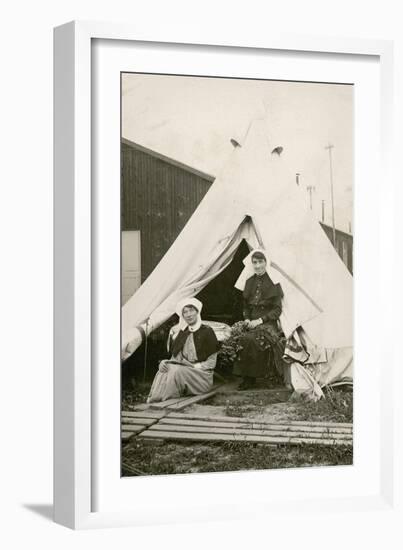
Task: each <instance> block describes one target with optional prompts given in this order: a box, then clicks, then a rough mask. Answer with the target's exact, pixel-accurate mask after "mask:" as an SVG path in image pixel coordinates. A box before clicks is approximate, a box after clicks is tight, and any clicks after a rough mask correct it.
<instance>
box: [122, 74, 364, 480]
mask: <svg viewBox="0 0 403 550" xmlns="http://www.w3.org/2000/svg"><path fill="white" fill-rule="evenodd" d="M353 117H354V86H353V85H352V84H339V83H337V84H334V83H325V82H324V83H318V82H296V81H276V80H253V79H241V78H221V77H203V76H184V75H164V74H143V73H121V305H122V311H121V443H122V450H121V475H122V476H123V477H126V476H150V475H168V474H191V473H203V472H204V473H207V472H226V471H245V470H264V469H279V468H306V467H324V466H349V465H352V464H353V341H354V334H353V271H354V265H353V264H354V255H353V234H354V219H353V210H354V200H353V197H354V181H353V176H354V150H353Z"/></svg>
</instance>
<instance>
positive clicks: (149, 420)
mask: <svg viewBox="0 0 403 550" xmlns="http://www.w3.org/2000/svg"><path fill="white" fill-rule="evenodd" d="M158 420H159V419H158V418H130V416H127V417H124V418H122V424H137V425H139V426H151V425H152V424H155V423H156V422H158Z"/></svg>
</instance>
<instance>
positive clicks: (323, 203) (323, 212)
mask: <svg viewBox="0 0 403 550" xmlns="http://www.w3.org/2000/svg"><path fill="white" fill-rule="evenodd" d="M322 223H325V201H322Z"/></svg>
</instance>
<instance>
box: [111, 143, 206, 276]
mask: <svg viewBox="0 0 403 550" xmlns="http://www.w3.org/2000/svg"><path fill="white" fill-rule="evenodd" d="M210 185H211V181H208V180H206V179H204V178H203V177H201V176H199V175H196V174H193V173H191V172H188V171H186V170H185V169H184V168H181V167H178V166H174V165H171V164H169V163H168V162H166V161H164V160H161V159H159V158H156V157H154V156H152V155H150V154H148V153H147V152H144V151H141V150H138V149H136V148H134V147H131V146H130V145H127V144H125V143H122V196H121V197H122V230H130V229H138V230H140V233H141V268H142V277H141V278H142V282H143V281H144V280H145V279H146V278H147V277H148V275H149V274H150V273H151V271H152V270H153V269H154V267H155V266H156V265H157V264H158V262H159V261H160V260H161V258H162V257H163V255H164V254H165V252H166V251H167V250H168V248H169V247H170V246H171V244H172V243H173V242H174V240H175V239H176V237H177V236H178V235H179V233H180V232H181V230H182V229H183V227H184V226H185V224H186V222H187V221H188V219H189V218H190V216H191V215H192V213H193V212H194V211H195V209H196V207H197V206H198V204H199V203H200V201H201V200H202V198H203V197H204V195H205V194H206V193H207V191H208V189H209V187H210Z"/></svg>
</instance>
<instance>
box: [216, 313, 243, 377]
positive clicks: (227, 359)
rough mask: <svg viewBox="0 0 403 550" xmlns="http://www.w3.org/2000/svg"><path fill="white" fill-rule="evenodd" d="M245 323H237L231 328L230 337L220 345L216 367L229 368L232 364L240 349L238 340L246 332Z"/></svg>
mask: <svg viewBox="0 0 403 550" xmlns="http://www.w3.org/2000/svg"><path fill="white" fill-rule="evenodd" d="M247 330H248V329H247V323H246V322H245V321H238V322H237V323H235V324H234V325H232V327H231V335H230V336H229V337H228V338H227V339H226V340H224V341H223V342H222V343H221V348H220V351H219V352H218V366H219V367H222V368H226V367H227V368H228V367H231V368H232V365H233V364H234V361H235V359H236V358H237V356H238V353H239V352H240V350H241V349H242V346H241V343H240V340H241V337H242V336H243V335H244V334H246V332H247Z"/></svg>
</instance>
